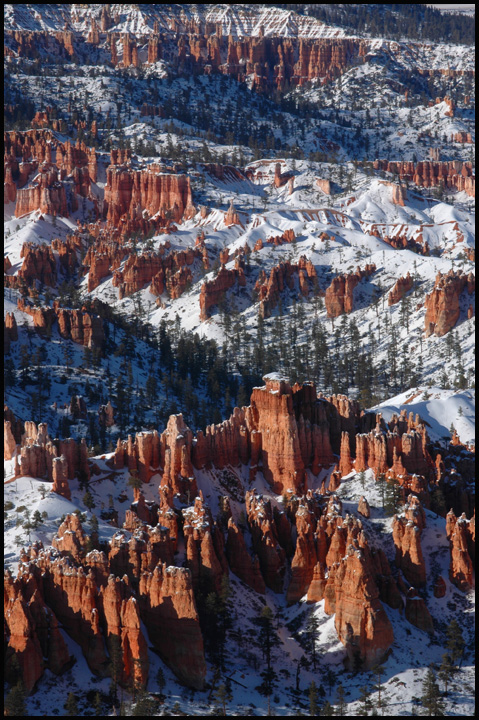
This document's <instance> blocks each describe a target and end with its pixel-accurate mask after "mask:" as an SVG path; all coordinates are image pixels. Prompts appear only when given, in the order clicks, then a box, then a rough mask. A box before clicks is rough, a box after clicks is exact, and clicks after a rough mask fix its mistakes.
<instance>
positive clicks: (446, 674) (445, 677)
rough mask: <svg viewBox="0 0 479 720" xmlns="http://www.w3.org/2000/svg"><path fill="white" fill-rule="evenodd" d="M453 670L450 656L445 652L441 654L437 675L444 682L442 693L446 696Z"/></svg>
mask: <svg viewBox="0 0 479 720" xmlns="http://www.w3.org/2000/svg"><path fill="white" fill-rule="evenodd" d="M453 672H454V665H453V664H452V662H451V658H450V656H449V655H448V654H447V653H445V654H444V655H443V656H442V663H441V666H440V668H439V672H438V677H439V679H440V680H441V681H442V682H443V683H444V695H445V696H446V697H447V686H448V684H449V681H450V679H451V677H452V675H453Z"/></svg>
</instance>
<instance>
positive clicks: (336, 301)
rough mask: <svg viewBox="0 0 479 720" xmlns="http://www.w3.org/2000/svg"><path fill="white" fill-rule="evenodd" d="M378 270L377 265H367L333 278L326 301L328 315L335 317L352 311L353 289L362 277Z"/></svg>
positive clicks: (327, 290)
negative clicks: (362, 268) (361, 268)
mask: <svg viewBox="0 0 479 720" xmlns="http://www.w3.org/2000/svg"><path fill="white" fill-rule="evenodd" d="M375 271H376V266H375V265H366V267H365V268H364V270H360V269H359V268H358V269H357V270H356V272H355V273H350V274H349V275H338V276H337V277H335V278H333V280H332V281H331V285H330V286H329V287H328V288H327V289H326V295H325V298H324V302H325V305H326V310H327V313H328V317H330V318H334V317H338V316H339V315H342V314H343V313H350V312H352V310H353V307H354V298H353V291H354V288H355V287H356V286H357V285H359V283H360V282H361V280H362V278H364V277H369V276H370V275H372V274H373V273H374V272H375Z"/></svg>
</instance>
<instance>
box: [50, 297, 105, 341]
mask: <svg viewBox="0 0 479 720" xmlns="http://www.w3.org/2000/svg"><path fill="white" fill-rule="evenodd" d="M54 310H55V313H56V317H57V320H58V332H59V333H60V335H61V336H62V337H63V338H65V339H69V340H72V341H73V342H75V343H79V344H80V345H84V346H85V347H88V348H91V349H95V348H97V349H100V350H101V349H102V347H103V343H104V341H105V334H104V331H103V321H102V319H101V318H100V317H98V316H96V315H93V313H90V312H87V310H86V309H85V308H82V310H69V309H66V308H60V307H58V306H57V305H56V304H55V303H54Z"/></svg>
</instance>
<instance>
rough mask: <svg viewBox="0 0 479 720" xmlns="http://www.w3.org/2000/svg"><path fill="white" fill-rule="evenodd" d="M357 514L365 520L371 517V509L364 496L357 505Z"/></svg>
mask: <svg viewBox="0 0 479 720" xmlns="http://www.w3.org/2000/svg"><path fill="white" fill-rule="evenodd" d="M358 513H359V514H360V515H362V516H363V517H365V518H368V517H371V508H370V507H369V503H368V501H367V499H366V498H365V497H364V495H362V496H361V498H360V500H359V503H358Z"/></svg>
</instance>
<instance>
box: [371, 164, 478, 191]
mask: <svg viewBox="0 0 479 720" xmlns="http://www.w3.org/2000/svg"><path fill="white" fill-rule="evenodd" d="M373 167H374V169H375V170H384V171H386V172H390V173H393V174H394V175H396V176H398V177H399V180H400V181H401V182H406V181H407V182H413V183H414V184H415V185H418V186H419V187H426V188H428V187H436V186H438V185H443V186H444V187H446V188H451V189H453V188H454V189H456V190H459V191H461V190H464V191H465V192H466V193H467V194H468V195H470V196H472V197H474V196H475V180H474V177H473V174H472V165H471V163H470V162H462V161H460V160H449V161H448V162H435V161H430V160H424V161H421V162H418V163H414V162H411V161H410V160H407V161H398V162H396V161H394V162H392V161H391V162H390V161H389V160H375V161H374V163H373Z"/></svg>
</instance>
